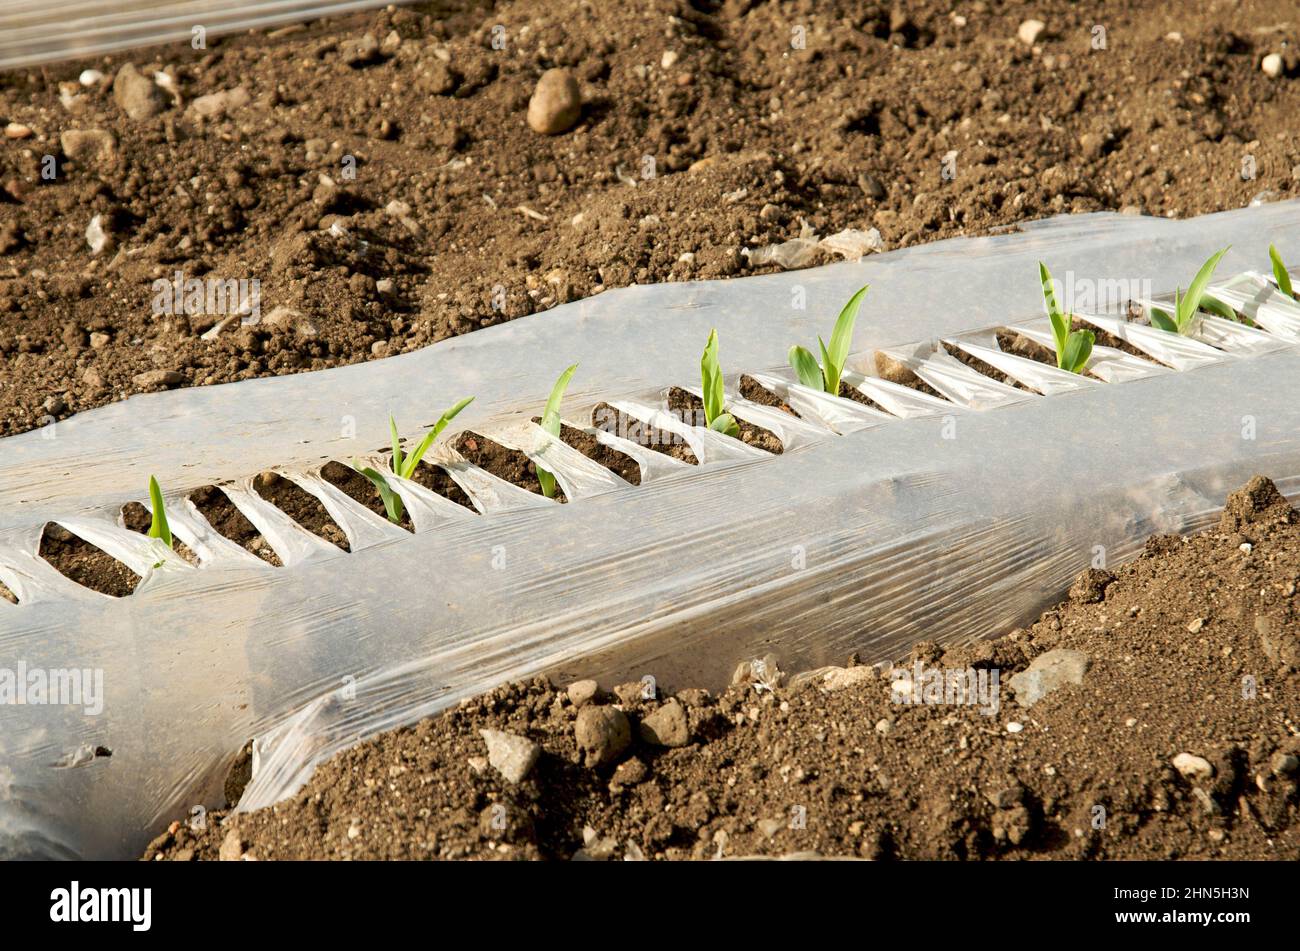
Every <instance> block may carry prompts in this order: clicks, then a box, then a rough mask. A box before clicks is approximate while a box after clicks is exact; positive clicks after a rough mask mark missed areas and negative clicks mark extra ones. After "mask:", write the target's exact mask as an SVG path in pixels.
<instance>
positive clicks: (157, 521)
mask: <svg viewBox="0 0 1300 951" xmlns="http://www.w3.org/2000/svg"><path fill="white" fill-rule="evenodd" d="M149 507H150V508H152V509H153V518H152V519H151V520H150V522H149V537H150V538H157V539H159V540H160V541H161V542H162V543H163V544H164V545H166V546H167V547H168V548H171V547H172V530H171V526H170V525H168V524H167V508H166V506H164V505H163V496H162V489H161V488H159V487H158V480H157V479H155V478H154V477H153V476H150V477H149ZM161 564H162V562H161V561H160V562H158V563H157V564H155V565H154V567H155V568H157V567H158V565H161Z"/></svg>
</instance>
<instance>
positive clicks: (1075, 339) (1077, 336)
mask: <svg viewBox="0 0 1300 951" xmlns="http://www.w3.org/2000/svg"><path fill="white" fill-rule="evenodd" d="M1038 277H1039V280H1041V281H1042V283H1043V303H1044V304H1045V305H1046V306H1047V317H1048V319H1049V320H1050V321H1051V322H1052V339H1053V340H1054V341H1055V343H1056V365H1057V367H1059V368H1060V369H1062V370H1066V371H1068V372H1070V373H1082V372H1083V371H1084V369H1086V368H1087V366H1088V357H1090V356H1091V355H1092V345H1093V344H1094V343H1096V342H1097V335H1096V334H1094V333H1093V332H1092V331H1091V330H1071V329H1070V323H1071V320H1070V315H1069V314H1067V313H1065V311H1063V310H1062V309H1061V304H1060V302H1059V301H1058V300H1057V299H1056V285H1055V284H1053V283H1052V272H1051V271H1049V270H1047V265H1046V264H1044V263H1043V262H1042V261H1039V262H1038Z"/></svg>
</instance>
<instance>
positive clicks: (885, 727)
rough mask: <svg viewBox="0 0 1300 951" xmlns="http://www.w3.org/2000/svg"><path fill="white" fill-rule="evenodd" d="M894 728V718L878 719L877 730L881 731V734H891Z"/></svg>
mask: <svg viewBox="0 0 1300 951" xmlns="http://www.w3.org/2000/svg"><path fill="white" fill-rule="evenodd" d="M893 729H894V721H892V720H877V721H876V732H877V733H879V734H880V735H881V736H889V733H890V731H891V730H893Z"/></svg>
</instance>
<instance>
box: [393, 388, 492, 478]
mask: <svg viewBox="0 0 1300 951" xmlns="http://www.w3.org/2000/svg"><path fill="white" fill-rule="evenodd" d="M472 402H474V397H472V396H467V397H465V398H464V399H463V400H461V401H460V402H459V403H457V404H456V405H455V406H453V407H452V408H451V409H449V410H447V412H445V413H443V414H442V416H441V417H439V419H438V421H437V422H436V423H434V424H433V428H432V429H430V430H429V431H428V432H427V433H425V434H424V438H423V439H421V440H420V444H419V445H418V446H416V447H415V451H414V452H413V453H411V454H410V455H409V456H407V457H406V459H405V460H404V461H403V462H402V466H401V468H400V469H398V468H394V470H393V471H394V472H396V473H397V474H398V475H399V476H401V477H402V478H403V479H409V478H410V477H411V476H412V475H413V474H414V472H415V467H416V466H418V465H419V464H420V460H421V459H423V458H424V454H425V453H426V452H428V451H429V447H430V446H432V445H433V441H434V440H435V439H437V438H438V436H439V434H441V433H442V431H443V430H444V429H446V428H447V424H448V423H450V422H451V421H452V420H453V419H455V418H456V414H458V413H459V412H460V411H461V410H463V409H464V408H465V407H466V406H468V405H469V404H470V403H472Z"/></svg>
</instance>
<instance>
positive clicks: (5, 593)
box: [0, 581, 18, 604]
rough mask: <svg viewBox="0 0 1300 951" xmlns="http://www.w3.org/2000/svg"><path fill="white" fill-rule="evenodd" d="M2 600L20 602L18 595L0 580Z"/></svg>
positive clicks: (0, 599) (0, 598)
mask: <svg viewBox="0 0 1300 951" xmlns="http://www.w3.org/2000/svg"><path fill="white" fill-rule="evenodd" d="M0 601H8V602H9V603H10V604H17V603H18V595H16V594H14V593H13V592H12V591H10V590H9V588H8V587H7V586H6V585H5V583H4V582H3V581H0Z"/></svg>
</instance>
